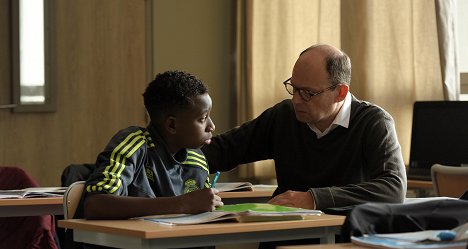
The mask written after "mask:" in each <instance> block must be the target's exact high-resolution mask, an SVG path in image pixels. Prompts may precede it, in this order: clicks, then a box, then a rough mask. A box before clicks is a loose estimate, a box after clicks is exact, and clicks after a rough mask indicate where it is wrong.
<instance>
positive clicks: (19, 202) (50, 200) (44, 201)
mask: <svg viewBox="0 0 468 249" xmlns="http://www.w3.org/2000/svg"><path fill="white" fill-rule="evenodd" d="M62 203H63V197H41V198H22V199H0V206H38V205H53V204H59V205H62Z"/></svg>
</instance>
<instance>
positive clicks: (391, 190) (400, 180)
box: [310, 111, 407, 209]
mask: <svg viewBox="0 0 468 249" xmlns="http://www.w3.org/2000/svg"><path fill="white" fill-rule="evenodd" d="M370 116H371V117H367V118H369V119H370V120H369V122H367V125H366V127H363V128H364V129H365V131H364V132H363V135H362V140H363V143H362V146H363V152H364V153H363V157H364V160H363V163H364V162H365V165H362V166H361V168H363V169H364V172H363V174H365V175H367V177H366V178H368V179H369V180H367V181H363V182H361V183H357V184H348V185H345V186H339V187H338V186H331V187H323V188H311V189H310V192H311V194H312V195H313V197H314V199H315V202H316V208H317V209H326V208H330V207H342V206H349V205H356V204H361V203H365V202H369V201H373V202H391V203H401V202H403V200H404V198H405V195H406V186H407V182H406V170H405V165H404V162H403V158H402V154H401V148H400V144H399V142H398V139H397V134H396V130H395V125H394V121H393V119H392V117H391V116H390V115H389V114H388V113H386V112H384V111H383V112H380V113H378V114H377V115H375V114H374V115H370ZM356 168H358V167H356Z"/></svg>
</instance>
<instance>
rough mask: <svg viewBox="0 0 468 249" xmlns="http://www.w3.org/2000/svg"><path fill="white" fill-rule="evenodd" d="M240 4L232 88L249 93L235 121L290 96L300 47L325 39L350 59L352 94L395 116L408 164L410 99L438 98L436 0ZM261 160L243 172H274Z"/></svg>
mask: <svg viewBox="0 0 468 249" xmlns="http://www.w3.org/2000/svg"><path fill="white" fill-rule="evenodd" d="M442 1H443V0H442ZM240 5H241V6H242V8H240V9H239V8H238V11H244V12H243V13H245V14H247V16H244V17H243V18H244V19H243V20H244V21H245V20H248V22H245V23H244V24H245V26H244V27H241V26H238V28H241V29H242V28H243V29H242V30H243V31H244V33H242V35H243V36H239V37H238V38H239V40H241V41H248V42H244V43H243V44H244V45H245V47H244V50H243V51H244V53H243V54H242V55H241V56H239V57H238V60H240V61H243V63H245V64H243V67H240V68H238V69H240V70H241V71H243V72H244V73H245V75H244V76H245V77H244V78H238V82H237V84H238V86H242V87H243V88H242V87H238V89H240V91H239V92H238V93H237V94H238V95H242V94H244V95H243V96H244V97H246V98H247V99H245V101H243V104H244V105H241V103H238V108H240V109H239V110H241V109H242V111H243V116H242V119H239V120H238V122H239V123H241V122H242V121H245V120H250V119H252V118H254V117H256V116H257V115H258V114H260V113H261V112H262V111H264V110H265V109H266V108H268V107H270V106H271V105H273V104H274V103H277V102H278V101H280V100H282V99H284V98H290V97H291V96H289V95H288V94H287V93H286V91H285V90H284V87H283V85H282V84H281V83H282V82H283V81H284V80H285V79H287V78H288V77H290V75H291V71H292V67H293V65H294V62H295V60H296V59H297V57H298V55H299V53H300V52H301V51H302V50H303V49H305V48H307V47H308V46H310V45H312V44H315V43H328V44H331V45H334V46H336V47H338V48H341V49H342V50H343V51H344V52H346V53H347V54H348V55H349V56H350V58H351V61H352V67H353V73H352V81H351V86H350V90H351V92H352V93H353V94H354V95H356V96H357V97H358V98H360V99H362V100H367V101H370V102H373V103H375V104H377V105H379V106H381V107H383V108H384V109H385V110H387V111H388V112H389V113H390V114H391V115H392V116H393V118H394V120H395V123H396V129H397V133H398V137H399V141H400V144H401V145H402V151H403V157H404V159H405V162H408V160H409V150H410V137H411V126H412V110H413V103H414V101H417V100H442V99H444V88H443V87H442V85H443V84H442V82H443V80H442V75H441V64H440V61H441V60H440V58H439V43H438V36H437V34H438V30H437V22H436V5H435V3H434V1H426V0H381V1H372V0H345V1H340V0H335V1H326V0H323V1H320V0H316V1H311V0H301V1H298V0H288V1H286V0H252V1H247V0H246V1H243V2H242V3H241V4H240ZM238 17H239V16H238ZM238 24H239V23H238ZM238 34H239V33H238ZM451 59H452V58H449V59H448V60H451ZM242 89H244V90H246V89H248V94H245V93H246V92H245V91H242ZM246 103H247V104H246ZM266 164H267V165H268V166H265V165H263V163H261V164H259V165H256V166H255V167H254V168H253V170H252V171H251V172H247V174H255V177H258V178H266V177H272V178H274V168H273V164H272V163H271V162H269V163H266Z"/></svg>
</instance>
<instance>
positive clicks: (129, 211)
mask: <svg viewBox="0 0 468 249" xmlns="http://www.w3.org/2000/svg"><path fill="white" fill-rule="evenodd" d="M217 192H218V191H217V190H216V189H210V188H207V189H201V190H196V191H193V192H190V193H187V194H184V195H180V196H175V197H156V198H148V197H131V196H120V195H112V194H93V195H89V196H87V198H86V199H85V202H84V216H85V218H86V219H128V218H132V217H139V216H146V215H156V214H195V213H201V212H208V211H213V210H214V209H215V208H216V207H217V206H222V205H223V203H222V201H221V198H220V197H219V196H218V195H216V194H217Z"/></svg>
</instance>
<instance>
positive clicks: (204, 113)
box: [176, 93, 215, 149]
mask: <svg viewBox="0 0 468 249" xmlns="http://www.w3.org/2000/svg"><path fill="white" fill-rule="evenodd" d="M193 101H194V104H193V105H192V106H191V107H190V108H189V109H187V110H182V111H180V112H179V114H178V115H177V133H176V143H177V144H178V147H180V148H192V149H195V148H200V147H202V146H203V145H204V144H209V143H210V142H211V137H212V132H213V131H214V130H215V125H214V123H213V121H212V120H211V118H210V112H211V105H212V102H211V98H210V95H208V93H206V94H203V95H199V96H197V97H195V98H193Z"/></svg>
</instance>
